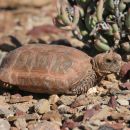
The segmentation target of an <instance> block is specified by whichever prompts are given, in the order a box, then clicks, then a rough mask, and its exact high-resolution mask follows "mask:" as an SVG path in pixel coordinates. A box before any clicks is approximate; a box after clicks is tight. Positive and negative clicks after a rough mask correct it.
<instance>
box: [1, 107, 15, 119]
mask: <svg viewBox="0 0 130 130" xmlns="http://www.w3.org/2000/svg"><path fill="white" fill-rule="evenodd" d="M13 115H14V112H13V111H11V110H9V109H7V108H4V107H3V108H0V116H4V117H6V118H8V117H10V116H13Z"/></svg>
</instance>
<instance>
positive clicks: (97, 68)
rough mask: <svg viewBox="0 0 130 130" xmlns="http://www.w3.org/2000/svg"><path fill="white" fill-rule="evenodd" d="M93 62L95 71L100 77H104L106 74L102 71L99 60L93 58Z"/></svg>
mask: <svg viewBox="0 0 130 130" xmlns="http://www.w3.org/2000/svg"><path fill="white" fill-rule="evenodd" d="M91 63H92V68H93V70H94V71H95V73H96V75H97V76H98V77H104V74H103V73H102V71H100V69H99V67H98V64H97V62H96V61H95V59H94V58H93V59H92V60H91Z"/></svg>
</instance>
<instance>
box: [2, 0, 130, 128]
mask: <svg viewBox="0 0 130 130" xmlns="http://www.w3.org/2000/svg"><path fill="white" fill-rule="evenodd" d="M27 1H29V0H26V1H25V0H22V2H23V3H22V2H20V1H18V0H12V2H10V1H9V0H0V8H1V9H0V50H1V51H0V62H1V61H2V58H3V57H4V56H5V54H6V53H8V52H9V51H11V50H14V49H15V48H18V47H20V46H23V45H25V44H37V43H42V44H50V43H51V44H64V45H67V46H73V47H77V48H79V49H80V48H81V49H82V48H83V46H84V44H83V43H82V42H79V41H78V40H76V39H75V38H73V36H72V34H71V33H70V32H66V31H63V30H60V29H58V28H56V27H55V26H54V24H53V18H54V17H55V16H56V4H55V3H56V1H55V0H53V1H52V0H43V1H44V2H43V1H42V0H41V1H40V0H31V1H32V4H31V5H30V4H28V2H27ZM36 1H37V2H36ZM40 2H41V3H40ZM83 50H84V49H83ZM129 70H130V63H129V62H128V63H127V64H126V65H125V66H123V69H122V72H121V75H122V77H124V80H123V81H121V80H120V77H116V76H115V75H113V74H110V75H108V76H107V77H106V78H105V79H103V80H102V81H101V82H100V84H99V85H98V86H95V87H94V88H91V89H89V91H88V93H87V94H83V95H79V96H77V95H74V96H70V95H45V94H34V93H29V92H23V91H20V90H18V89H15V88H13V89H10V90H8V89H4V88H2V86H5V85H4V84H2V83H1V87H0V130H10V129H11V130H130V84H129V82H127V83H122V82H126V80H128V79H129Z"/></svg>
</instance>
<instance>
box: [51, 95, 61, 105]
mask: <svg viewBox="0 0 130 130" xmlns="http://www.w3.org/2000/svg"><path fill="white" fill-rule="evenodd" d="M58 100H59V97H58V95H51V96H50V97H49V103H50V104H55V103H56V102H57V101H58Z"/></svg>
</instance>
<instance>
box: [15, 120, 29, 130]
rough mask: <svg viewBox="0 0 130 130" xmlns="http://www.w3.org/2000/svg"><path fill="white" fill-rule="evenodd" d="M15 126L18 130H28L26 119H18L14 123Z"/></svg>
mask: <svg viewBox="0 0 130 130" xmlns="http://www.w3.org/2000/svg"><path fill="white" fill-rule="evenodd" d="M14 124H15V126H16V127H17V128H18V129H21V130H26V129H27V128H26V127H27V123H26V120H25V118H17V120H16V121H15V122H14Z"/></svg>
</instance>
